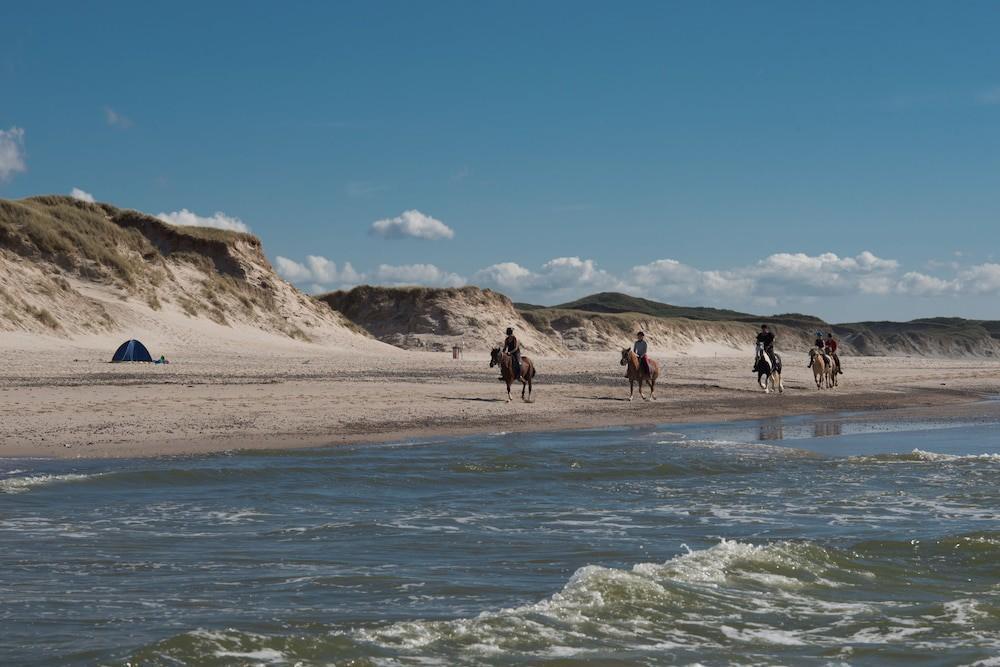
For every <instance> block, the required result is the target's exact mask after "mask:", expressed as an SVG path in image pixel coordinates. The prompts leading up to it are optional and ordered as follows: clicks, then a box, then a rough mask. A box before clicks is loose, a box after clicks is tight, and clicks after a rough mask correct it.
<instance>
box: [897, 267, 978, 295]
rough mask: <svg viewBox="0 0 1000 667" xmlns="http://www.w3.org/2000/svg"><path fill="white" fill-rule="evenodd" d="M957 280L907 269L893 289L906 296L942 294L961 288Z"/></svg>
mask: <svg viewBox="0 0 1000 667" xmlns="http://www.w3.org/2000/svg"><path fill="white" fill-rule="evenodd" d="M961 287H962V286H961V283H960V282H959V281H958V280H944V279H943V278H938V277H936V276H929V275H927V274H926V273H919V272H917V271H909V272H907V273H905V274H903V277H902V278H900V280H899V282H898V283H896V289H895V291H896V292H897V293H899V294H905V295H908V296H943V295H945V294H951V293H955V292H957V291H959V290H960V289H961Z"/></svg>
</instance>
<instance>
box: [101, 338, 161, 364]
mask: <svg viewBox="0 0 1000 667" xmlns="http://www.w3.org/2000/svg"><path fill="white" fill-rule="evenodd" d="M111 361H112V362H116V361H149V362H151V361H153V357H151V356H149V350H147V349H146V346H145V345H143V344H142V343H140V342H139V341H137V340H136V339H134V338H133V339H132V340H127V341H125V342H124V343H122V344H121V346H120V347H119V348H118V350H117V351H116V352H115V356H113V357H112V358H111Z"/></svg>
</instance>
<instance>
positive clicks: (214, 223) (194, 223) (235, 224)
mask: <svg viewBox="0 0 1000 667" xmlns="http://www.w3.org/2000/svg"><path fill="white" fill-rule="evenodd" d="M156 217H157V218H159V219H160V220H162V221H163V222H169V223H170V224H171V225H179V226H182V227H213V228H215V229H226V230H229V231H231V232H249V231H250V228H249V227H247V226H246V224H245V223H244V222H243V221H242V220H240V219H239V218H234V217H232V216H229V215H226V214H225V213H223V212H222V211H216V212H215V214H214V215H212V216H209V217H205V216H201V215H198V214H196V213H192V212H191V211H189V210H187V209H186V208H182V209H181V210H179V211H174V212H173V213H160V214H158V215H157V216H156Z"/></svg>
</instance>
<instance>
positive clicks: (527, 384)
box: [490, 347, 535, 403]
mask: <svg viewBox="0 0 1000 667" xmlns="http://www.w3.org/2000/svg"><path fill="white" fill-rule="evenodd" d="M494 366H499V367H500V375H501V376H502V377H503V381H504V382H506V383H507V402H508V403H510V402H511V400H512V399H511V395H510V385H512V384H513V383H514V380H520V381H521V400H522V401H524V402H526V403H530V402H531V381H532V380H533V379H534V378H535V364H533V363H531V359H528V357H525V356H523V355H522V356H521V369H520V370H521V374H520V376H518V377H514V357H513V356H512V355H511V354H510V352H501V351H500V348H499V347H495V348H493V351H492V352H490V368H493V367H494ZM525 389H527V390H528V397H527V398H525V397H524V390H525Z"/></svg>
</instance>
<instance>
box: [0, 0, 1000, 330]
mask: <svg viewBox="0 0 1000 667" xmlns="http://www.w3.org/2000/svg"><path fill="white" fill-rule="evenodd" d="M3 13H4V17H5V21H4V24H5V26H4V29H3V33H4V37H3V39H2V40H0V197H2V198H8V199H14V198H20V197H27V196H31V195H37V194H49V193H61V194H70V193H73V192H75V193H76V196H79V197H82V198H90V197H92V198H95V199H96V200H97V201H105V202H109V203H112V204H115V205H118V206H122V207H128V208H135V209H139V210H142V211H146V212H148V213H150V214H152V215H158V216H160V217H162V218H164V219H166V220H169V221H171V222H174V223H176V224H202V225H212V226H219V227H224V228H231V229H241V230H249V231H251V232H252V233H254V234H256V235H258V236H259V237H261V239H262V240H263V242H264V247H265V250H266V252H267V254H268V257H269V259H270V260H271V262H272V264H273V265H274V266H275V268H276V269H277V270H278V271H279V272H280V273H281V274H282V275H283V276H284V277H285V278H286V279H288V280H290V281H292V282H293V283H295V284H296V285H298V286H299V287H301V288H302V289H304V290H306V291H309V292H320V291H327V290H331V289H338V288H344V287H349V286H352V285H355V284H359V283H378V284H424V285H443V286H451V285H455V286H457V285H464V284H474V285H480V286H483V287H490V288H493V289H498V290H500V291H502V292H504V293H506V294H508V295H509V296H511V297H512V298H514V299H515V300H519V301H528V302H533V303H541V304H556V303H561V302H565V301H568V300H570V299H573V298H576V297H579V296H582V295H585V294H588V293H593V292H598V291H610V290H616V291H625V292H628V293H630V294H635V295H639V296H644V297H647V298H651V299H657V300H661V301H666V302H669V303H675V304H680V305H710V306H723V307H729V308H736V309H738V310H743V311H749V312H755V313H761V314H773V313H782V312H806V313H810V314H816V315H820V316H822V317H824V318H826V319H828V320H831V321H838V322H847V321H857V320H863V319H909V318H915V317H927V316H964V317H975V318H992V319H1000V312H998V308H997V303H998V300H997V297H998V296H1000V39H997V34H998V32H1000V3H997V2H977V1H968V2H962V3H951V2H943V1H942V2H934V3H928V2H916V1H907V2H888V1H879V2H870V3H860V2H858V3H830V2H809V1H796V2H754V3H746V2H736V1H733V2H716V1H709V2H704V3H694V2H686V3H673V2H632V3H594V2H557V1H553V2H544V3H539V2H521V1H512V2H471V3H470V2H445V1H428V2H419V3H418V2H381V1H378V0H371V1H368V2H356V3H355V2H312V3H310V2H295V3H281V4H278V3H264V2H238V3H237V2H231V3H227V2H212V3H194V2H172V3H168V4H163V3H134V2H95V3H80V2H64V3H60V2H44V3H10V4H9V5H8V6H6V7H5V8H4V12H3Z"/></svg>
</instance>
